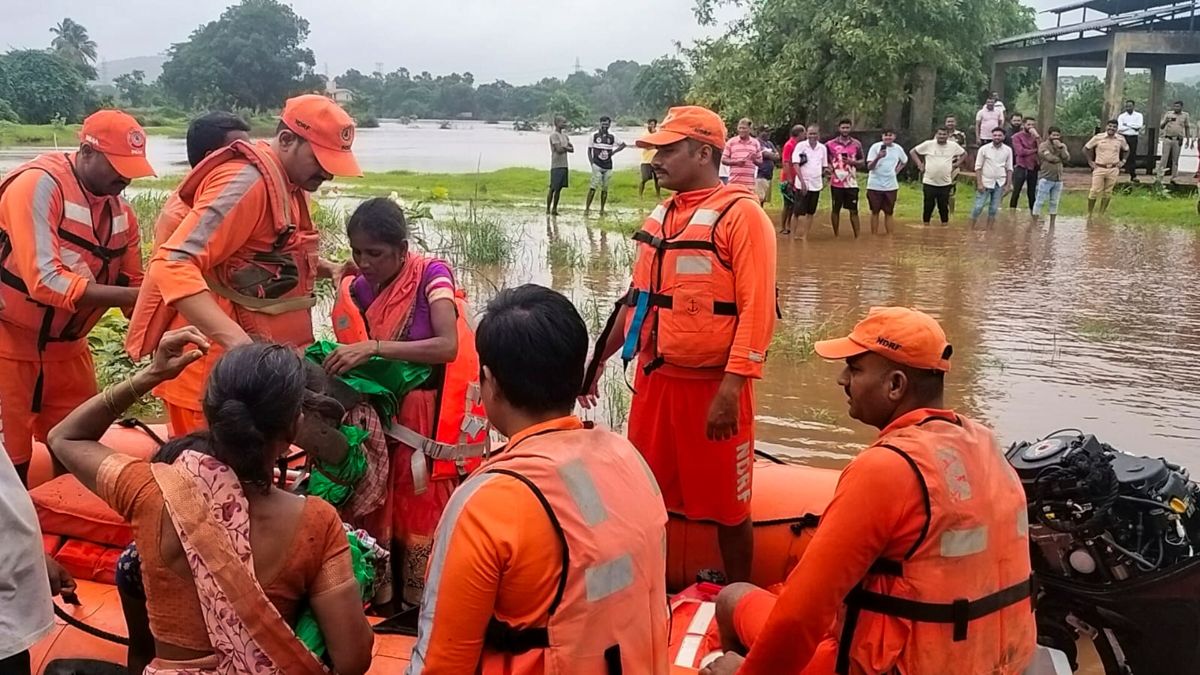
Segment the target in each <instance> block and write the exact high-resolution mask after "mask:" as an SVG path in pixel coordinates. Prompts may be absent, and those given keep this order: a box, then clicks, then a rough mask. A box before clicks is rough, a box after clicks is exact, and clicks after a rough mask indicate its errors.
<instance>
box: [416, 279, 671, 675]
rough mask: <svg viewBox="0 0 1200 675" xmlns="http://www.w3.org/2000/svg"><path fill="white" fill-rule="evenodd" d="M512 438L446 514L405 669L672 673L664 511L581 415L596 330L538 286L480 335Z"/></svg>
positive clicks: (431, 673) (627, 460)
mask: <svg viewBox="0 0 1200 675" xmlns="http://www.w3.org/2000/svg"><path fill="white" fill-rule="evenodd" d="M475 344H476V349H477V350H478V352H479V360H480V363H481V365H482V376H481V383H482V389H483V403H484V406H485V407H486V409H487V415H488V419H490V420H491V422H492V424H493V425H495V427H496V429H497V430H499V431H500V433H502V434H504V435H505V436H507V437H508V439H509V441H508V444H507V445H506V446H505V447H503V448H501V449H500V450H498V451H497V452H496V453H495V454H494V455H493V456H492V457H491V458H489V459H487V460H486V461H485V462H484V464H483V466H482V467H481V468H480V469H479V470H477V471H476V472H475V473H473V474H472V475H471V477H470V478H469V479H467V481H466V482H465V483H463V484H462V486H461V487H459V488H458V490H457V491H455V493H454V495H453V496H452V497H451V499H450V503H449V505H448V506H447V507H446V512H445V514H444V515H443V516H442V521H441V523H439V524H438V530H437V536H436V538H435V541H434V545H433V556H432V558H431V560H430V565H429V577H428V580H427V582H426V586H425V598H424V601H423V602H422V604H421V609H420V620H419V628H418V638H417V643H416V645H415V646H414V647H413V650H412V660H411V662H410V664H409V667H408V671H407V672H408V674H409V675H435V674H452V675H459V674H460V673H483V674H484V675H492V674H493V673H495V674H500V673H503V674H505V675H525V674H540V673H573V674H578V675H601V674H607V673H620V672H625V673H645V674H648V675H666V673H667V672H668V668H669V666H668V663H667V615H668V612H667V595H666V583H665V575H666V556H665V551H664V546H663V544H664V539H665V537H666V530H665V525H666V521H667V514H666V511H665V509H664V508H663V504H662V498H661V496H660V495H659V493H658V488H657V486H656V485H655V482H654V477H653V475H651V473H650V470H649V468H648V467H647V466H646V464H645V462H643V461H642V459H641V457H640V456H639V454H638V452H637V450H636V449H635V448H634V447H633V446H632V445H631V444H630V443H629V442H628V441H626V440H625V439H624V438H621V437H620V436H618V435H616V434H614V433H612V432H610V431H607V430H601V429H594V428H591V427H590V426H588V425H585V424H584V423H583V422H581V421H580V420H579V419H578V418H577V417H575V416H573V415H572V414H571V410H572V409H573V408H574V404H575V397H576V396H577V395H578V393H579V387H580V385H581V384H582V382H583V372H584V362H585V360H586V358H587V351H588V336H587V327H586V326H585V325H584V323H583V319H582V317H580V316H579V312H578V311H576V309H575V307H574V306H572V305H571V303H570V301H569V300H567V299H566V298H565V297H563V296H562V295H561V294H559V293H557V292H555V291H552V290H550V289H548V288H543V287H541V286H534V285H525V286H520V287H518V288H514V289H509V290H505V291H501V292H500V293H499V294H498V295H497V296H496V297H495V298H494V299H493V300H492V301H491V302H490V303H489V304H488V308H487V314H486V315H485V316H484V318H483V320H482V321H481V322H480V324H479V328H478V331H477V332H476V338H475Z"/></svg>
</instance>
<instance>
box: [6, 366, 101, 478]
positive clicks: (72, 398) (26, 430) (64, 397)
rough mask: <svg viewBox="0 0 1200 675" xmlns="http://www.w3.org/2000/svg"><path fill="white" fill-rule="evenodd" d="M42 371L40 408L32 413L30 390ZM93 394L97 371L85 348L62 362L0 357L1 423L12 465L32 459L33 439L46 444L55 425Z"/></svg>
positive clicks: (31, 392)
mask: <svg viewBox="0 0 1200 675" xmlns="http://www.w3.org/2000/svg"><path fill="white" fill-rule="evenodd" d="M39 369H41V370H42V372H43V380H42V407H41V410H40V411H39V412H36V413H35V412H33V411H32V407H33V390H34V387H35V385H36V384H37V378H38V371H39ZM95 395H96V369H95V366H94V365H93V364H92V353H91V352H90V351H88V350H87V349H86V348H85V349H83V350H82V351H80V352H79V355H78V356H75V357H72V358H69V359H67V360H65V361H53V362H47V363H45V364H44V365H40V364H38V362H37V361H16V360H13V359H6V358H0V421H2V422H3V424H4V447H5V448H6V449H7V450H8V456H9V457H10V458H11V459H12V462H13V464H25V463H27V462H29V460H30V459H31V458H32V457H33V439H34V438H37V440H39V441H41V442H43V443H45V442H46V436H47V435H49V433H50V430H51V429H53V428H54V425H56V424H58V423H59V422H61V421H63V418H65V417H66V416H67V414H68V413H70V412H71V411H72V410H74V409H75V408H77V407H79V405H80V404H82V403H83V402H84V401H86V400H88V399H89V398H91V397H93V396H95Z"/></svg>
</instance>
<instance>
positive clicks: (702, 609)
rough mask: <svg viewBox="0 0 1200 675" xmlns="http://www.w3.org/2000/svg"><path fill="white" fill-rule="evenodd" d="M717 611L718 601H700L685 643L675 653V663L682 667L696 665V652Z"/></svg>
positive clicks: (689, 624) (684, 639)
mask: <svg viewBox="0 0 1200 675" xmlns="http://www.w3.org/2000/svg"><path fill="white" fill-rule="evenodd" d="M716 613H717V603H715V602H702V603H700V606H699V607H698V608H697V609H696V613H695V614H693V615H692V620H691V622H689V623H688V627H687V633H686V634H685V635H684V637H683V643H682V644H680V645H679V651H678V652H677V653H676V654H675V665H677V666H679V667H681V668H695V667H696V654H697V653H699V651H700V645H701V643H703V642H704V636H705V635H706V634H707V633H708V626H709V624H711V623H712V620H713V616H714V615H715V614H716Z"/></svg>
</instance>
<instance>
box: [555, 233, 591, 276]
mask: <svg viewBox="0 0 1200 675" xmlns="http://www.w3.org/2000/svg"><path fill="white" fill-rule="evenodd" d="M546 261H547V262H548V263H550V267H551V268H553V269H567V270H577V269H581V268H583V267H584V266H585V265H587V259H586V258H585V257H584V255H583V252H582V251H580V250H579V247H577V246H576V245H575V244H574V243H572V242H571V240H569V239H564V238H562V237H552V238H551V239H550V241H549V242H547V243H546Z"/></svg>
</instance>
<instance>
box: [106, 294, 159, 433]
mask: <svg viewBox="0 0 1200 675" xmlns="http://www.w3.org/2000/svg"><path fill="white" fill-rule="evenodd" d="M128 330H129V321H128V320H126V319H125V316H124V315H122V314H121V311H120V310H118V309H110V310H108V311H107V312H105V313H104V316H102V317H101V318H100V322H99V323H97V324H96V327H95V328H93V329H92V332H91V333H88V336H87V341H88V347H89V348H90V349H91V352H92V360H93V361H94V362H95V365H96V385H97V386H98V387H99V388H100V390H101V391H103V390H104V389H105V388H107V387H110V386H112V385H114V384H120V383H122V382H124V381H125V378H128V377H133V375H134V374H135V373H137V372H138V371H139V370H141V369H142V366H144V365H146V363H148V362H149V358H147V359H145V360H143V361H141V362H139V363H134V361H133V359H131V358H129V354H128V353H126V352H125V335H126V333H127V332H128ZM163 414H164V413H163V405H162V401H160V400H159V399H157V398H154V397H146V398H144V399H142V400H141V401H138V402H137V403H134V404H133V406H131V407H130V408H129V410H128V412H127V413H126V414H125V417H136V418H138V419H141V420H155V419H162V417H163Z"/></svg>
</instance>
